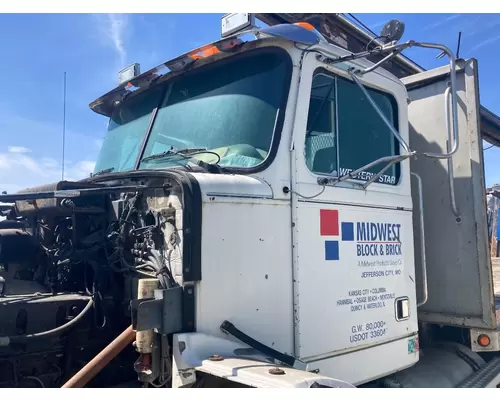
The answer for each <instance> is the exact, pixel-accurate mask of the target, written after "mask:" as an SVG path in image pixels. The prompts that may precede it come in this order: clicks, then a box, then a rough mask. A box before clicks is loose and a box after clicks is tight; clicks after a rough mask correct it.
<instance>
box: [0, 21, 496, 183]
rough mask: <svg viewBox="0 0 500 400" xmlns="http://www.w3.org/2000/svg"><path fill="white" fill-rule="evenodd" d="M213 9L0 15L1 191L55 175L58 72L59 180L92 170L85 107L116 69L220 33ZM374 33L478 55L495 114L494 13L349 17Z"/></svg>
mask: <svg viewBox="0 0 500 400" xmlns="http://www.w3.org/2000/svg"><path fill="white" fill-rule="evenodd" d="M221 16H222V14H130V15H125V14H97V15H93V14H0V49H1V50H0V51H1V52H2V57H1V59H2V62H1V63H0V76H2V77H3V88H2V95H1V96H0V191H7V192H9V193H12V192H15V191H17V190H19V189H23V188H26V187H30V186H35V185H40V184H44V183H52V182H56V181H58V180H60V179H61V169H62V168H61V161H62V126H63V82H64V73H65V72H66V82H67V92H66V142H65V176H64V177H65V179H81V178H83V177H86V176H88V175H89V173H90V172H92V171H93V167H94V164H95V160H96V158H97V153H98V151H99V148H100V145H101V143H102V138H103V136H104V134H105V132H106V126H107V120H106V118H105V117H103V116H100V115H98V114H95V113H94V112H92V111H91V110H90V108H89V106H88V104H89V103H90V102H91V101H93V100H95V99H96V98H97V97H99V96H101V95H103V94H104V93H106V92H107V91H109V90H111V89H113V88H114V87H115V86H116V85H117V73H118V71H120V69H122V68H123V67H125V66H127V65H129V64H132V63H134V62H138V63H139V64H141V70H142V71H146V70H147V69H149V68H151V67H154V66H156V65H158V64H160V63H162V62H164V61H166V60H168V59H171V58H173V57H175V56H177V55H179V54H181V53H184V52H186V51H189V50H191V49H193V48H195V47H198V46H200V45H203V44H206V43H209V42H211V41H214V40H217V39H219V38H220V25H221ZM355 16H356V17H357V18H359V19H360V20H361V21H362V22H363V23H365V24H366V25H367V26H368V27H370V28H371V29H373V30H374V31H376V32H378V31H379V30H380V29H381V27H382V25H383V24H384V22H386V21H388V20H389V19H393V18H397V19H400V20H402V21H404V22H405V24H406V31H405V35H404V36H403V39H402V40H408V39H415V40H420V41H432V42H439V43H442V44H445V45H448V46H449V47H450V48H452V49H453V50H454V49H456V43H457V35H458V32H459V31H462V45H461V50H460V56H461V57H463V58H470V57H474V58H477V59H478V60H479V71H480V72H479V76H480V95H481V103H482V104H483V105H484V106H486V107H487V108H488V109H490V110H491V111H492V112H494V113H496V114H500V103H499V102H498V101H496V100H497V98H498V95H497V94H498V93H499V92H500V79H498V76H495V72H496V62H495V61H496V59H497V57H498V49H499V48H500V31H498V27H499V26H500V14H490V15H489V14H472V15H471V14H399V15H389V14H356V15H355ZM405 54H407V55H408V56H409V57H411V58H412V59H413V60H414V61H415V62H417V63H418V64H420V65H422V66H423V67H424V68H426V69H430V68H434V67H437V66H440V65H443V64H444V63H445V62H446V61H445V60H446V59H441V60H437V59H436V58H435V55H436V54H434V52H432V51H421V50H410V51H408V52H406V53H405ZM485 160H486V183H487V185H491V184H493V183H496V182H500V150H499V149H496V148H493V149H489V150H486V151H485Z"/></svg>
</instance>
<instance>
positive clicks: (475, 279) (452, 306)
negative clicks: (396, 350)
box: [403, 59, 496, 328]
mask: <svg viewBox="0 0 500 400" xmlns="http://www.w3.org/2000/svg"><path fill="white" fill-rule="evenodd" d="M457 64H458V66H457V85H458V113H459V114H458V136H459V144H460V145H459V148H458V151H457V152H456V153H455V154H454V155H453V157H452V159H451V163H450V164H449V163H448V160H446V159H444V160H439V159H433V158H427V157H418V158H417V159H414V160H412V161H411V170H412V172H415V173H418V174H419V175H420V177H421V179H422V183H423V201H424V210H423V217H424V224H425V250H426V264H427V288H428V300H427V302H426V303H425V304H424V305H422V306H421V307H420V308H419V318H420V319H421V320H423V321H428V322H434V323H438V324H445V325H457V326H464V327H476V328H495V327H496V320H495V312H494V289H493V279H492V268H491V259H490V254H489V245H488V227H487V218H486V195H485V182H484V164H483V148H482V139H481V132H480V126H479V123H480V115H479V110H480V103H479V91H478V70H477V62H476V60H474V59H470V60H465V61H464V60H459V61H458V62H457ZM403 82H404V83H405V85H406V87H407V90H408V95H409V97H410V99H411V104H410V105H409V130H410V146H411V148H412V149H413V150H416V151H418V152H434V153H436V152H439V153H445V152H447V149H448V148H449V147H451V140H449V141H448V142H450V144H447V139H448V134H447V130H446V120H447V118H446V116H447V115H448V104H447V103H446V102H445V100H446V101H447V100H448V99H445V92H446V89H447V87H448V82H449V67H442V68H438V69H434V70H431V71H426V72H423V73H420V74H417V75H413V76H411V77H408V78H405V79H404V80H403ZM449 108H450V109H451V107H449ZM447 146H448V147H447ZM450 174H451V177H452V179H451V180H450ZM413 195H414V200H415V201H414V204H418V203H416V200H417V196H418V195H417V194H416V193H415V192H414V193H413ZM419 217H420V210H418V209H415V213H414V218H415V226H418V225H417V224H418V218H419ZM420 240H421V236H420V234H419V232H418V231H416V232H415V248H420ZM416 256H417V259H416V265H417V268H416V270H417V271H421V270H422V260H421V258H420V254H419V253H418V252H417V254H416ZM421 278H422V277H421V276H419V275H417V282H420V285H419V287H420V288H422V287H423V285H422V279H421ZM423 296H424V293H423V292H422V291H420V293H419V297H420V298H422V297H423Z"/></svg>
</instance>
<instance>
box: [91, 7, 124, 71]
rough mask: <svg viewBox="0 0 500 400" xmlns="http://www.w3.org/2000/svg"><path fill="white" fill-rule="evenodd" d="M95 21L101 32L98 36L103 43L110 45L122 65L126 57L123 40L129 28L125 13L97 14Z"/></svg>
mask: <svg viewBox="0 0 500 400" xmlns="http://www.w3.org/2000/svg"><path fill="white" fill-rule="evenodd" d="M95 22H96V23H97V26H98V28H99V31H100V33H101V35H100V38H101V41H102V43H103V44H104V45H107V46H110V47H112V48H113V49H114V50H115V52H116V54H117V56H118V57H119V60H120V64H121V65H124V64H125V61H126V58H127V49H126V46H125V40H126V36H127V32H128V30H129V29H130V24H129V16H128V15H127V14H103V15H101V14H99V15H97V16H95Z"/></svg>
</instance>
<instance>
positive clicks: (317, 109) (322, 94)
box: [305, 75, 337, 175]
mask: <svg viewBox="0 0 500 400" xmlns="http://www.w3.org/2000/svg"><path fill="white" fill-rule="evenodd" d="M335 89H336V88H335V79H334V78H330V77H328V76H326V75H316V76H315V77H314V79H313V84H312V91H311V99H310V101H309V116H308V119H307V131H306V141H305V159H306V164H307V167H308V168H309V169H310V170H311V171H312V172H315V173H318V174H327V175H336V174H337V137H336V135H337V132H336V126H335V125H336V124H335V121H336V115H335V114H336V112H335Z"/></svg>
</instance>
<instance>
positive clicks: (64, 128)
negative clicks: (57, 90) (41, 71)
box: [61, 72, 66, 180]
mask: <svg viewBox="0 0 500 400" xmlns="http://www.w3.org/2000/svg"><path fill="white" fill-rule="evenodd" d="M65 147H66V72H64V91H63V126H62V172H61V175H62V177H61V178H62V180H64V150H65Z"/></svg>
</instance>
